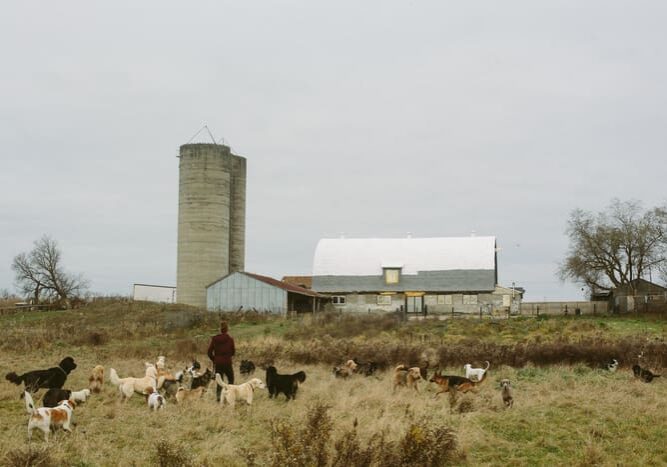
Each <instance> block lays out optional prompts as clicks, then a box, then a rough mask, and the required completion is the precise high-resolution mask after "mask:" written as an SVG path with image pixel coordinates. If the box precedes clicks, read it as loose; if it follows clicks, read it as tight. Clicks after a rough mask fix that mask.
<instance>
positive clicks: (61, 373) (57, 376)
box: [5, 357, 76, 393]
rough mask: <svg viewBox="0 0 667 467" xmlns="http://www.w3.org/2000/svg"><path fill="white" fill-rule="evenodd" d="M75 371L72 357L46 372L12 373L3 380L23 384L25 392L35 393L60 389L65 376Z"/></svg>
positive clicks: (63, 383)
mask: <svg viewBox="0 0 667 467" xmlns="http://www.w3.org/2000/svg"><path fill="white" fill-rule="evenodd" d="M75 369H76V363H74V359H73V358H72V357H65V358H63V359H62V360H61V361H60V363H59V364H58V366H54V367H53V368H49V369H47V370H33V371H28V372H27V373H23V374H22V375H20V376H19V375H17V374H16V372H14V371H12V372H11V373H7V375H6V376H5V379H6V380H7V381H10V382H12V383H14V384H16V385H19V384H21V383H23V384H24V385H25V389H26V391H29V392H33V393H34V392H37V391H38V390H39V389H40V388H45V389H49V388H62V387H63V386H64V385H65V381H66V380H67V375H69V374H70V373H71V372H72V371H74V370H75Z"/></svg>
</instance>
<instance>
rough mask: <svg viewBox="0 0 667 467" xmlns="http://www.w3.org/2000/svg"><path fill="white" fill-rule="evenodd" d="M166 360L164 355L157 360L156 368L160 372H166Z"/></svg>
mask: <svg viewBox="0 0 667 467" xmlns="http://www.w3.org/2000/svg"><path fill="white" fill-rule="evenodd" d="M165 360H166V357H165V356H164V355H160V356H159V357H158V358H157V362H155V366H156V368H157V369H158V370H164V369H165Z"/></svg>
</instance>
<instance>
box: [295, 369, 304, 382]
mask: <svg viewBox="0 0 667 467" xmlns="http://www.w3.org/2000/svg"><path fill="white" fill-rule="evenodd" d="M294 377H295V378H296V379H297V380H298V381H299V382H300V383H303V382H304V381H305V380H306V372H304V371H298V372H296V373H294Z"/></svg>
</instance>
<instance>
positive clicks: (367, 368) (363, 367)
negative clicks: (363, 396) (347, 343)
mask: <svg viewBox="0 0 667 467" xmlns="http://www.w3.org/2000/svg"><path fill="white" fill-rule="evenodd" d="M352 361H353V362H354V364H355V365H356V366H357V368H356V370H355V373H359V374H362V375H364V376H372V375H373V373H375V372H376V371H377V370H378V368H379V366H378V364H377V363H375V362H360V361H359V360H357V359H356V358H353V359H352Z"/></svg>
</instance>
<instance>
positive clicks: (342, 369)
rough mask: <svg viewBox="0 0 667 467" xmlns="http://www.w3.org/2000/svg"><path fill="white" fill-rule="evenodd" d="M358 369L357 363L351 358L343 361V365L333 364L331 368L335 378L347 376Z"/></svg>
mask: <svg viewBox="0 0 667 467" xmlns="http://www.w3.org/2000/svg"><path fill="white" fill-rule="evenodd" d="M357 369H358V365H357V363H356V362H355V361H354V359H352V360H348V361H347V362H345V364H344V365H341V366H335V367H334V368H333V374H334V376H335V377H336V378H347V377H349V376H352V375H353V374H354V373H356V371H357Z"/></svg>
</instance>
